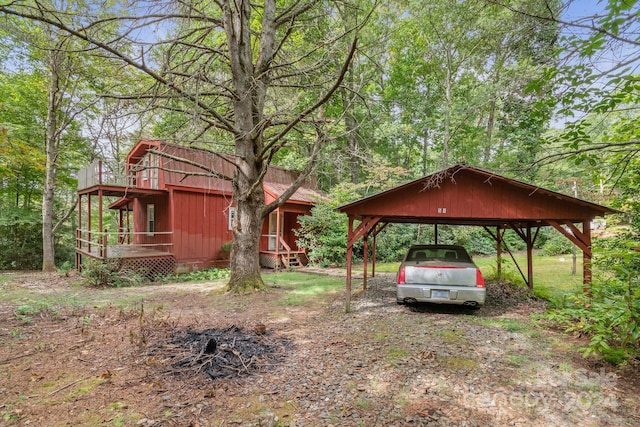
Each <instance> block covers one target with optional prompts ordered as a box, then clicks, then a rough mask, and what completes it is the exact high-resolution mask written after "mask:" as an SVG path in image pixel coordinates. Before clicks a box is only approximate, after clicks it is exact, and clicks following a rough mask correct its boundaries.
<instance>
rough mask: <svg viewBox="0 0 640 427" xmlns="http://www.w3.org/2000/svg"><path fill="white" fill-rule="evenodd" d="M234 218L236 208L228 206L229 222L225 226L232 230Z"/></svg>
mask: <svg viewBox="0 0 640 427" xmlns="http://www.w3.org/2000/svg"><path fill="white" fill-rule="evenodd" d="M235 218H236V208H229V223H228V224H227V228H228V229H229V230H233V220H234V219H235Z"/></svg>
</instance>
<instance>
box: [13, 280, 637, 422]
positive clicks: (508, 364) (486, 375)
mask: <svg viewBox="0 0 640 427" xmlns="http://www.w3.org/2000/svg"><path fill="white" fill-rule="evenodd" d="M5 277H6V276H5ZM73 280H74V279H73V278H71V279H67V278H63V277H59V276H58V275H44V274H42V273H28V274H20V275H18V274H16V275H15V277H12V278H10V279H9V280H6V281H4V282H2V283H0V292H2V295H3V298H2V300H0V341H1V343H2V346H1V347H0V402H1V403H0V423H2V425H20V426H22V425H38V426H40V425H47V426H66V425H69V426H71V425H73V426H77V425H87V426H92V425H114V426H120V425H126V426H129V425H149V426H151V425H155V426H160V425H162V426H165V425H167V426H173V425H176V426H189V425H191V426H209V425H212V426H213V425H215V426H225V425H241V426H245V425H262V426H269V425H272V426H273V425H282V426H329V425H335V426H338V425H340V426H343V425H347V426H351V425H353V426H374V425H379V426H404V425H416V426H462V425H464V426H507V425H512V426H568V425H582V426H634V425H639V424H640V409H639V405H640V404H639V402H640V400H639V396H640V392H639V390H638V389H637V388H636V387H637V386H636V385H635V384H636V381H637V374H638V371H637V369H636V367H630V368H627V370H622V371H620V370H616V369H614V368H613V367H611V366H609V365H605V364H600V363H599V362H597V361H594V360H591V359H590V360H584V359H582V358H581V357H580V356H579V354H578V352H576V348H577V347H578V346H580V345H581V344H580V343H579V342H574V341H573V340H571V339H568V338H567V337H566V336H565V335H561V334H557V333H554V332H551V331H548V330H545V329H543V328H540V327H538V326H536V325H535V324H534V323H532V321H531V320H530V314H531V313H535V312H537V311H540V310H542V309H543V305H542V304H541V303H540V302H538V301H535V300H530V299H529V298H528V296H527V294H526V292H522V291H514V290H512V289H510V288H504V287H501V286H498V285H488V286H489V287H488V290H489V298H488V303H487V306H486V307H484V308H482V309H481V310H479V311H477V312H476V311H466V310H462V309H456V308H450V307H440V306H428V305H422V306H417V307H405V306H398V305H397V304H396V303H395V295H394V287H393V284H392V276H384V275H383V276H379V277H377V278H376V279H373V280H370V282H369V288H368V289H367V290H366V291H364V292H359V293H356V295H355V296H354V298H353V301H352V312H351V313H349V314H345V313H344V310H343V308H344V300H343V295H341V294H333V295H328V296H326V297H325V298H322V299H319V300H316V301H314V302H313V303H311V304H307V305H296V306H291V305H286V304H284V303H283V296H284V295H285V293H286V292H287V290H286V289H284V288H274V289H272V290H271V291H270V292H268V293H260V294H255V295H251V296H249V297H247V296H230V295H221V294H219V289H220V284H195V285H194V284H185V285H158V286H146V287H141V288H122V289H85V288H82V287H78V286H73V285H72V283H73ZM9 296H11V298H12V300H13V302H8V298H9ZM16 298H18V300H17V302H15V301H16ZM109 301H112V302H111V303H109ZM263 328H264V329H263ZM211 338H215V339H216V344H215V346H212V347H210V348H209V350H211V351H206V350H207V343H208V342H209V340H210V339H211ZM213 363H215V364H217V365H222V366H223V368H221V371H220V372H224V373H225V375H217V374H216V371H213V370H212V369H213ZM208 370H211V372H213V373H214V374H213V375H212V374H211V373H209V372H208ZM234 373H237V375H234ZM212 377H213V378H214V379H212Z"/></svg>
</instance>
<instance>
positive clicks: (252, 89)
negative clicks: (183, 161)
mask: <svg viewBox="0 0 640 427" xmlns="http://www.w3.org/2000/svg"><path fill="white" fill-rule="evenodd" d="M235 6H238V5H234V7H232V5H231V4H229V3H226V2H225V3H224V5H223V16H224V27H225V32H226V34H227V42H228V45H229V58H230V63H231V70H232V76H233V78H232V81H233V88H234V92H235V95H236V96H235V97H234V101H233V112H234V116H235V126H234V129H233V133H234V135H235V138H234V139H235V146H236V156H237V164H236V171H235V176H234V180H233V187H234V188H233V200H234V202H235V207H236V216H235V219H234V223H233V242H232V244H231V260H230V269H231V276H230V278H229V283H228V284H227V289H228V290H229V291H231V292H234V293H244V292H251V291H254V290H257V289H262V288H264V287H265V286H264V282H263V281H262V277H261V276H260V235H261V232H262V223H263V221H264V217H265V212H264V206H265V201H264V189H263V180H264V170H263V167H266V166H264V164H263V160H262V159H261V158H260V156H261V155H262V153H263V150H264V144H263V140H262V133H261V131H260V130H258V127H259V126H258V124H260V123H261V120H262V114H263V110H264V99H265V94H266V90H267V85H268V83H269V76H268V72H267V71H268V64H269V63H270V62H271V59H272V54H273V48H274V31H275V27H274V25H275V24H274V21H275V12H276V5H275V0H268V1H265V3H264V12H263V20H262V22H263V29H262V30H263V31H262V37H261V39H260V48H259V51H260V53H259V57H258V60H257V61H256V64H255V65H254V63H253V46H252V45H251V35H250V31H249V28H250V25H249V23H250V18H251V6H250V3H249V1H242V2H240V4H239V7H237V8H236V7H235Z"/></svg>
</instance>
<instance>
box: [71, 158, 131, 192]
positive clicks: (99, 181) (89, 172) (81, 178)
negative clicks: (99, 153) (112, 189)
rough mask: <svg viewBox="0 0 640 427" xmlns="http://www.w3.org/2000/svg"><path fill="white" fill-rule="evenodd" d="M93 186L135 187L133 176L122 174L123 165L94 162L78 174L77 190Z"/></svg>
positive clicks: (100, 161)
mask: <svg viewBox="0 0 640 427" xmlns="http://www.w3.org/2000/svg"><path fill="white" fill-rule="evenodd" d="M95 185H113V186H118V187H128V188H132V187H136V186H137V182H136V176H135V174H127V173H125V172H124V165H122V164H116V163H107V162H103V161H102V160H96V161H94V162H92V163H91V164H90V165H89V166H87V167H85V168H83V169H81V170H80V171H79V172H78V190H84V189H86V188H90V187H93V186H95Z"/></svg>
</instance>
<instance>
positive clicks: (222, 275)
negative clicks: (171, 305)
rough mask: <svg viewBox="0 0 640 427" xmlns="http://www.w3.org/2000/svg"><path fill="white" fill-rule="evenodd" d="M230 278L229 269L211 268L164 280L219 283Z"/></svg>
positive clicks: (176, 275) (171, 276)
mask: <svg viewBox="0 0 640 427" xmlns="http://www.w3.org/2000/svg"><path fill="white" fill-rule="evenodd" d="M229 276H230V273H229V269H228V268H209V269H206V270H198V271H191V272H189V273H182V274H172V275H170V276H165V277H164V280H167V281H176V282H202V281H211V282H215V281H219V280H225V279H228V278H229Z"/></svg>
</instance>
